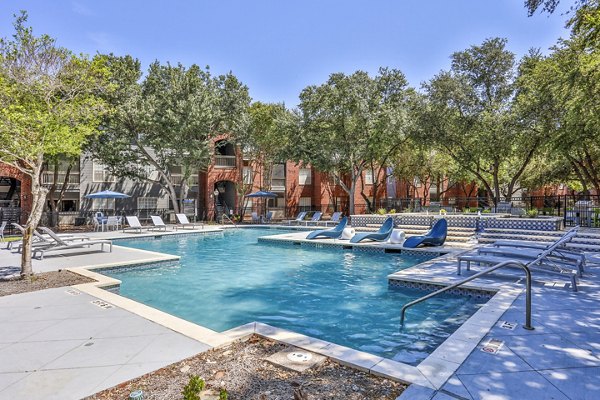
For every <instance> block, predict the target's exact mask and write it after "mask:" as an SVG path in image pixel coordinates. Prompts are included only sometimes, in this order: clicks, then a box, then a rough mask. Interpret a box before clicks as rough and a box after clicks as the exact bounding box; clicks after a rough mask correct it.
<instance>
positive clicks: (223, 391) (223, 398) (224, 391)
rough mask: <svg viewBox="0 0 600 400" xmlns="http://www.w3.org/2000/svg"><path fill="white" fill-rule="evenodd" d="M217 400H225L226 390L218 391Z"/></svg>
mask: <svg viewBox="0 0 600 400" xmlns="http://www.w3.org/2000/svg"><path fill="white" fill-rule="evenodd" d="M219 400H227V390H225V389H221V390H219Z"/></svg>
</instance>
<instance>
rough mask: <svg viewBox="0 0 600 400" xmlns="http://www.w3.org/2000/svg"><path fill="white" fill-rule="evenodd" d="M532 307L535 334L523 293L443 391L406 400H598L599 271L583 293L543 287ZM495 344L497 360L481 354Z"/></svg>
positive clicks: (414, 393)
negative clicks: (507, 324) (510, 326)
mask: <svg viewBox="0 0 600 400" xmlns="http://www.w3.org/2000/svg"><path fill="white" fill-rule="evenodd" d="M474 269H475V271H472V272H471V273H473V272H477V270H479V268H478V267H475V268H474ZM487 279H489V278H487ZM474 282H477V281H474ZM532 303H533V313H532V318H533V326H534V327H535V330H533V331H528V330H525V329H523V323H524V320H525V294H524V293H523V294H522V295H520V296H519V297H518V298H517V299H516V300H515V302H514V303H513V304H512V306H511V307H509V309H508V310H507V311H506V312H504V313H503V314H502V316H501V317H500V318H499V321H498V323H496V324H495V325H494V327H493V328H492V329H491V330H490V331H489V332H488V333H487V334H486V335H485V337H484V338H483V339H482V340H481V341H480V342H479V345H478V346H477V347H476V348H475V349H474V350H473V351H472V352H471V354H470V355H469V356H468V357H467V359H466V360H465V361H464V362H462V363H461V364H460V366H459V367H458V369H457V370H456V372H455V373H454V374H453V375H452V376H451V377H450V379H449V380H448V381H447V383H446V384H445V385H444V386H443V387H442V388H441V390H440V391H437V392H436V391H433V390H431V389H425V388H423V387H419V386H416V385H413V386H411V387H410V389H409V390H408V391H406V392H405V394H404V395H403V396H401V399H402V400H404V399H410V400H429V399H434V400H449V399H463V400H464V399H468V400H479V399H482V400H510V399H514V400H544V399H548V400H550V399H552V400H597V399H600V265H597V264H596V265H590V264H588V268H587V271H586V272H585V274H584V277H583V278H582V280H581V283H580V287H579V291H578V292H573V291H572V290H571V289H570V288H562V287H559V286H554V287H539V286H538V287H535V288H534V290H533V301H532ZM504 321H506V322H510V323H514V324H516V327H515V328H514V330H510V329H506V328H503V327H501V325H502V322H504ZM490 340H494V341H500V342H501V343H500V348H499V350H498V352H497V353H496V354H491V353H488V352H485V351H483V350H484V348H489V347H490V346H489V344H490ZM496 343H499V342H496Z"/></svg>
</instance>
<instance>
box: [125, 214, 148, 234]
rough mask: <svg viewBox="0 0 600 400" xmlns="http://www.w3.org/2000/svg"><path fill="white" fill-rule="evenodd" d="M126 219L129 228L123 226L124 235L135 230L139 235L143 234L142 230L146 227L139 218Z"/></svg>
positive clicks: (127, 217) (128, 217)
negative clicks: (127, 231)
mask: <svg viewBox="0 0 600 400" xmlns="http://www.w3.org/2000/svg"><path fill="white" fill-rule="evenodd" d="M125 219H126V220H127V224H128V225H129V226H127V227H126V226H123V233H125V231H126V230H134V231H136V232H137V233H142V230H143V229H144V227H143V226H142V224H141V223H140V220H139V219H138V217H136V216H126V217H125Z"/></svg>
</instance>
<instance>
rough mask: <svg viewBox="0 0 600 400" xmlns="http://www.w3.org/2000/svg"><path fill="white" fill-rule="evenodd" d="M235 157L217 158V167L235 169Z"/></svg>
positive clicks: (218, 156)
mask: <svg viewBox="0 0 600 400" xmlns="http://www.w3.org/2000/svg"><path fill="white" fill-rule="evenodd" d="M235 160H236V157H235V156H221V155H217V156H215V167H217V168H235Z"/></svg>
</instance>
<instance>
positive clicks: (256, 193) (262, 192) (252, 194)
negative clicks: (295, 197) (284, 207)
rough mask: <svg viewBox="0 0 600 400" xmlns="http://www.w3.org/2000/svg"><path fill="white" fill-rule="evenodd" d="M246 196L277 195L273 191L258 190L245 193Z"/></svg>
mask: <svg viewBox="0 0 600 400" xmlns="http://www.w3.org/2000/svg"><path fill="white" fill-rule="evenodd" d="M246 197H277V195H276V194H275V193H273V192H267V191H264V190H259V191H258V192H254V193H250V194H247V195H246Z"/></svg>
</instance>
